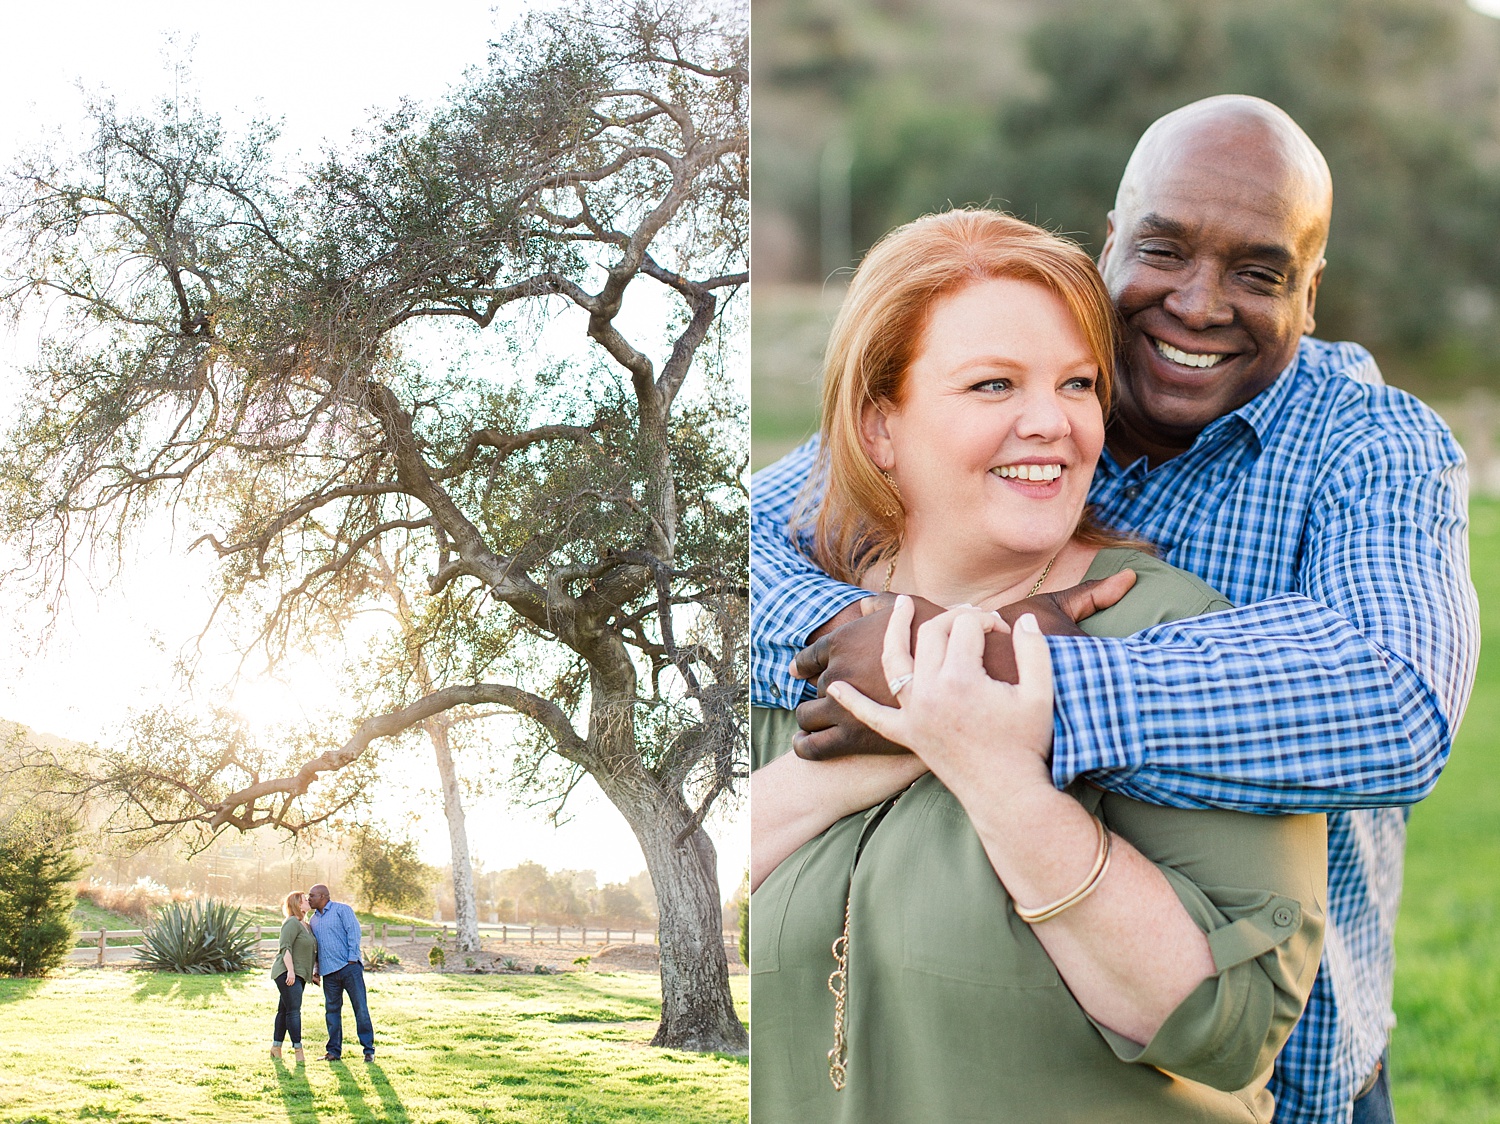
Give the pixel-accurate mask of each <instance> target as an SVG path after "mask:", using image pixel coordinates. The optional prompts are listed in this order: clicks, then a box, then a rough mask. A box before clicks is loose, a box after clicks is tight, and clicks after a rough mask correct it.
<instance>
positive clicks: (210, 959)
mask: <svg viewBox="0 0 1500 1124" xmlns="http://www.w3.org/2000/svg"><path fill="white" fill-rule="evenodd" d="M259 940H260V933H259V931H258V930H256V929H254V928H252V927H251V924H250V921H249V919H248V918H247V919H241V916H240V909H239V907H238V906H231V905H228V904H226V903H224V902H214V901H202V902H196V903H194V904H192V905H183V904H182V903H180V902H171V903H170V904H168V905H164V906H162V908H161V909H160V910H159V911H158V912H157V915H156V921H155V923H154V924H153V925H152V926H151V928H149V929H147V930H146V937H145V941H146V943H145V945H144V947H142V948H139V949H137V950H136V954H135V955H136V958H137V959H138V960H140V961H141V963H142V964H143V965H145V966H146V967H148V968H157V969H161V970H164V971H169V972H187V973H189V974H190V975H206V974H208V973H210V972H242V971H244V970H245V969H246V968H251V967H254V966H255V964H256V957H255V946H256V944H257V943H258V942H259Z"/></svg>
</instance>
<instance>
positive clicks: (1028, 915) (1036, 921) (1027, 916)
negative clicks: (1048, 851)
mask: <svg viewBox="0 0 1500 1124" xmlns="http://www.w3.org/2000/svg"><path fill="white" fill-rule="evenodd" d="M1094 824H1095V826H1097V827H1098V828H1099V853H1098V854H1097V855H1096V856H1095V857H1094V869H1093V870H1091V871H1089V876H1088V877H1087V878H1085V879H1084V880H1083V884H1082V885H1081V886H1079V887H1078V889H1076V890H1074V891H1073V892H1072V893H1071V894H1069V895H1068V896H1067V897H1065V898H1058V899H1057V901H1055V902H1053V903H1052V904H1051V905H1044V906H1039V907H1037V908H1036V909H1027V908H1025V907H1024V906H1021V905H1017V904H1016V903H1015V902H1014V901H1013V902H1012V903H1011V904H1012V906H1014V908H1015V911H1016V916H1017V917H1019V918H1020V919H1021V920H1022V921H1024V922H1026V924H1028V925H1040V924H1041V923H1042V922H1043V921H1051V920H1052V919H1053V918H1054V917H1056V916H1057V915H1058V914H1059V913H1062V912H1063V911H1064V910H1068V909H1072V908H1073V907H1074V906H1075V905H1077V904H1078V903H1079V902H1081V901H1083V899H1084V898H1086V897H1088V896H1089V895H1090V894H1092V893H1093V892H1094V891H1095V890H1096V889H1098V888H1099V883H1101V882H1103V881H1104V875H1105V873H1106V872H1107V871H1108V870H1109V849H1110V839H1109V828H1107V827H1105V826H1104V821H1103V820H1101V819H1100V818H1099V817H1098V816H1095V817H1094Z"/></svg>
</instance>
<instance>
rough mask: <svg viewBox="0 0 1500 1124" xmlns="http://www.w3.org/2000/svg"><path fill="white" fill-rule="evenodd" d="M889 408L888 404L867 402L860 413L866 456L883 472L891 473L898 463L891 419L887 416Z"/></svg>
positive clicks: (861, 437)
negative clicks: (892, 438) (893, 442)
mask: <svg viewBox="0 0 1500 1124" xmlns="http://www.w3.org/2000/svg"><path fill="white" fill-rule="evenodd" d="M889 408H890V404H889V403H887V402H866V403H865V404H864V407H863V408H862V409H861V410H860V412H859V437H860V443H861V444H863V445H864V447H865V454H866V455H867V456H868V457H869V458H870V460H872V461H874V462H875V467H876V468H878V469H880V470H881V471H882V472H889V471H890V470H891V468H892V467H894V465H895V463H896V451H895V448H894V446H893V445H892V444H891V427H890V418H888V417H887V416H886V410H887V409H889Z"/></svg>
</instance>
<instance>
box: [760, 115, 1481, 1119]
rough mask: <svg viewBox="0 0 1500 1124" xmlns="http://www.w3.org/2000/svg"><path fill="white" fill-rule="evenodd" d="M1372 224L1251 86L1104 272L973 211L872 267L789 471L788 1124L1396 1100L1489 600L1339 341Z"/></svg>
mask: <svg viewBox="0 0 1500 1124" xmlns="http://www.w3.org/2000/svg"><path fill="white" fill-rule="evenodd" d="M1331 206H1332V182H1331V178H1330V176H1329V173H1328V169H1327V165H1326V163H1325V162H1324V160H1323V158H1322V155H1321V154H1320V153H1319V152H1318V150H1317V148H1316V147H1315V146H1314V145H1313V143H1312V142H1311V141H1310V140H1309V139H1308V138H1307V136H1306V135H1305V134H1304V133H1303V132H1302V130H1301V129H1300V128H1298V127H1297V125H1296V124H1295V123H1294V122H1293V121H1292V120H1291V119H1290V118H1289V117H1288V116H1287V115H1286V114H1285V113H1283V112H1281V111H1280V110H1279V109H1277V108H1276V107H1274V106H1272V105H1270V104H1269V103H1266V102H1263V101H1260V100H1258V99H1253V98H1245V97H1219V98H1210V99H1207V100H1205V101H1202V102H1197V103H1194V104H1193V105H1190V106H1187V107H1185V108H1183V109H1180V110H1178V111H1176V112H1174V113H1172V114H1169V115H1167V116H1166V117H1164V118H1163V119H1161V120H1160V121H1158V122H1157V123H1156V124H1155V125H1153V126H1152V127H1151V128H1150V129H1149V130H1147V132H1146V134H1145V135H1144V136H1143V137H1142V139H1141V142H1140V144H1139V145H1138V146H1137V148H1136V151H1135V153H1134V154H1133V155H1132V157H1131V160H1130V162H1129V164H1128V166H1127V168H1126V170H1125V173H1124V175H1123V177H1122V181H1121V184H1120V188H1119V193H1118V196H1117V199H1116V203H1115V208H1114V210H1113V211H1112V212H1111V213H1110V216H1109V227H1108V237H1107V240H1106V243H1105V246H1104V249H1103V251H1102V253H1101V255H1100V259H1099V263H1098V268H1097V270H1096V269H1095V266H1094V264H1093V263H1092V262H1090V261H1089V260H1088V258H1087V257H1086V256H1085V255H1084V254H1083V253H1082V251H1081V250H1080V249H1078V248H1077V247H1076V246H1074V245H1073V244H1071V243H1069V242H1067V241H1066V240H1064V239H1061V238H1058V237H1056V236H1053V235H1050V234H1048V233H1046V232H1044V231H1041V230H1038V229H1037V228H1035V227H1031V226H1029V225H1028V224H1025V223H1022V222H1020V221H1018V220H1015V219H1011V218H1008V217H1006V216H1003V215H999V214H996V213H993V212H988V211H958V212H949V213H948V214H944V215H936V216H930V217H928V218H925V219H920V220H918V221H916V222H914V223H910V224H908V225H906V226H904V227H902V228H899V229H898V230H896V231H894V232H892V233H891V234H890V235H888V236H887V237H886V238H885V239H883V240H882V241H881V242H880V243H879V244H878V245H877V246H876V247H875V248H874V249H872V250H871V251H870V253H869V254H868V255H867V256H866V258H865V260H864V262H863V263H862V264H861V266H860V268H859V270H858V271H857V272H856V274H855V276H854V278H853V281H852V283H851V285H850V289H849V293H848V295H847V297H846V300H845V302H844V306H843V309H842V310H841V312H840V314H839V317H838V320H837V322H836V324H835V326H834V329H833V335H832V339H831V341H830V345H829V348H828V355H827V360H826V363H825V377H824V397H823V421H822V430H821V434H820V438H819V439H818V440H816V441H814V442H810V443H809V444H808V445H807V446H804V448H802V449H800V450H798V451H797V452H795V453H793V454H791V455H790V456H789V457H788V458H786V459H785V460H783V461H782V462H780V463H778V464H777V465H774V466H772V467H771V468H769V469H767V470H765V471H764V472H762V473H760V474H758V475H757V477H756V480H755V482H754V493H753V499H754V509H753V511H754V513H753V520H754V526H753V543H754V547H753V550H754V555H753V566H752V571H753V572H752V593H753V596H754V610H755V632H756V636H755V647H754V656H755V659H756V666H755V671H754V677H753V679H754V687H753V690H754V702H755V703H756V710H755V712H754V721H753V741H754V747H753V748H754V759H755V765H756V770H755V773H754V779H753V797H752V832H753V835H752V840H753V842H752V860H751V861H752V885H753V886H754V887H755V890H754V896H753V898H752V916H753V918H754V923H753V925H752V948H751V970H752V974H753V993H754V1001H755V1005H756V1040H755V1050H754V1066H753V1069H752V1082H753V1098H754V1106H755V1118H756V1120H757V1122H758V1124H768V1122H769V1124H775V1122H778V1121H787V1122H791V1121H798V1122H801V1121H850V1122H853V1121H859V1122H862V1124H863V1122H874V1124H879V1122H883V1121H889V1122H892V1124H898V1122H905V1121H911V1122H914V1124H915V1122H917V1121H927V1120H944V1121H967V1120H976V1121H977V1120H986V1121H987V1120H1026V1121H1071V1120H1122V1121H1126V1120H1128V1121H1135V1120H1151V1121H1179V1120H1180V1121H1189V1120H1191V1121H1229V1120H1247V1121H1248V1120H1254V1121H1269V1120H1271V1119H1272V1116H1273V1113H1274V1118H1275V1120H1276V1121H1278V1122H1281V1121H1318V1122H1324V1121H1327V1122H1340V1124H1343V1122H1348V1121H1350V1120H1354V1121H1356V1122H1359V1124H1365V1122H1373V1121H1389V1120H1391V1119H1393V1115H1392V1109H1391V1106H1390V1098H1389V1088H1388V1079H1387V1074H1386V1068H1385V1066H1386V1056H1387V1047H1388V1041H1389V1034H1390V1030H1391V1027H1392V1025H1393V1022H1394V1017H1393V1015H1392V1013H1391V988H1392V972H1393V963H1392V959H1393V958H1392V936H1393V929H1394V918H1395V912H1396V907H1397V904H1398V901H1399V894H1400V870H1401V858H1402V850H1403V846H1404V832H1405V821H1406V809H1407V806H1408V805H1410V804H1411V803H1412V802H1414V801H1415V800H1418V799H1420V798H1421V797H1422V796H1423V795H1425V794H1426V792H1427V791H1428V790H1429V789H1430V787H1431V785H1432V784H1433V782H1434V781H1435V780H1436V777H1437V774H1438V771H1439V770H1440V769H1441V766H1442V763H1443V761H1444V759H1445V757H1446V754H1447V751H1448V748H1449V745H1450V743H1451V739H1452V735H1453V733H1454V731H1455V730H1456V728H1457V725H1458V721H1459V718H1460V716H1461V715H1462V712H1463V709H1464V705H1465V703H1466V702H1467V698H1468V694H1469V691H1470V689H1471V686H1472V682H1473V675H1474V665H1475V659H1476V656H1477V650H1478V633H1477V607H1476V603H1475V598H1474V592H1473V587H1472V584H1471V583H1470V581H1469V576H1468V560H1467V542H1466V526H1467V516H1466V494H1465V477H1464V469H1463V458H1462V454H1461V452H1460V451H1459V450H1458V448H1457V446H1456V444H1455V443H1454V442H1453V439H1452V437H1451V435H1450V434H1449V432H1448V430H1447V429H1446V427H1445V426H1444V425H1443V423H1442V422H1441V421H1440V420H1439V419H1438V418H1437V417H1436V416H1435V415H1434V414H1432V413H1431V411H1429V410H1427V409H1426V408H1425V407H1423V406H1422V405H1421V404H1420V403H1418V402H1417V401H1416V400H1415V399H1412V398H1411V397H1409V396H1407V395H1405V394H1403V393H1402V392H1400V391H1397V390H1394V389H1391V388H1388V387H1386V386H1384V385H1383V384H1382V381H1381V379H1380V376H1379V372H1378V369H1377V368H1376V366H1375V364H1374V361H1373V360H1372V359H1371V358H1370V356H1369V354H1368V353H1367V352H1365V351H1364V350H1363V349H1362V348H1360V347H1358V346H1357V345H1353V344H1330V343H1324V342H1322V341H1319V340H1316V339H1313V338H1311V336H1310V335H1309V333H1311V331H1312V330H1313V310H1314V305H1315V299H1316V295H1317V291H1318V285H1319V283H1320V281H1321V278H1322V271H1323V264H1324V261H1323V252H1324V247H1325V244H1326V240H1327V236H1328V226H1329V218H1330V214H1331ZM809 642H811V646H810V647H808V648H807V649H806V650H803V651H799V649H802V648H803V646H804V645H806V644H809ZM814 687H816V695H814ZM799 703H800V706H798V704H799ZM793 707H796V708H797V709H796V710H795V712H794V710H793V709H792V708H793ZM799 725H800V727H801V728H800V729H799ZM793 749H795V752H791V751H792V750H793Z"/></svg>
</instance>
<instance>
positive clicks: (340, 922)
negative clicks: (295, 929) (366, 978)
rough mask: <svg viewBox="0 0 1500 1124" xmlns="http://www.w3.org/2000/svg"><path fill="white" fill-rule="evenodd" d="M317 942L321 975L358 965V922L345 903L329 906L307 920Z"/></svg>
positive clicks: (331, 903)
mask: <svg viewBox="0 0 1500 1124" xmlns="http://www.w3.org/2000/svg"><path fill="white" fill-rule="evenodd" d="M307 923H308V925H309V926H311V928H312V931H313V936H315V937H317V938H318V974H319V975H320V976H331V975H332V974H333V973H334V972H337V971H338V970H339V969H340V968H342V967H343V966H344V965H345V964H349V963H354V962H359V961H360V952H359V937H360V933H359V918H358V917H356V916H355V915H354V910H352V909H350V908H349V907H348V906H347V905H345V904H344V903H343V902H329V903H328V904H327V905H325V906H324V907H323V908H322V909H315V910H313V912H312V915H311V916H310V917H309V918H308V922H307Z"/></svg>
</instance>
